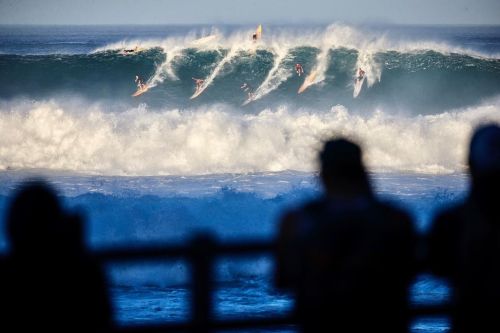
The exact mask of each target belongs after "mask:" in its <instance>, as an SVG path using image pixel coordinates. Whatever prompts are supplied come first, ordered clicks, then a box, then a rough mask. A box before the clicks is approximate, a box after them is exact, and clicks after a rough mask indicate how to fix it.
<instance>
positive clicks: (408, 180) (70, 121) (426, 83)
mask: <svg viewBox="0 0 500 333" xmlns="http://www.w3.org/2000/svg"><path fill="white" fill-rule="evenodd" d="M253 29H254V27H250V26H216V27H211V26H74V27H61V26H54V27H34V26H0V72H1V73H2V78H3V79H4V82H8V84H5V85H4V89H2V90H1V91H0V216H3V215H4V214H5V209H6V206H7V205H8V202H9V196H10V194H11V193H12V191H13V190H14V189H15V188H16V187H17V186H18V185H19V183H20V182H22V181H23V180H24V179H27V178H31V177H34V176H37V175H41V176H43V177H44V178H47V179H48V180H49V181H50V182H51V183H53V184H54V185H55V186H56V187H57V189H58V190H59V191H60V193H61V196H62V199H63V200H64V202H65V204H66V205H67V206H68V207H69V208H71V209H81V210H83V211H84V212H85V214H86V217H87V222H88V223H87V227H86V240H87V243H88V245H89V246H90V247H91V248H94V249H98V248H102V247H110V246H111V247H112V246H128V245H137V244H151V243H179V242H180V243H183V242H186V241H188V240H189V239H190V236H191V235H192V234H193V233H194V232H196V231H200V230H203V231H209V232H211V233H212V234H214V235H215V236H216V237H217V238H218V239H221V240H237V239H249V238H250V239H254V238H259V239H260V238H264V239H272V238H273V237H274V236H275V235H276V232H277V228H278V221H279V218H280V216H281V214H282V213H283V211H284V210H286V209H287V208H290V207H292V206H294V205H297V204H299V203H302V202H304V201H306V200H309V199H311V198H313V197H316V196H318V195H320V193H321V186H320V184H319V181H318V179H317V174H316V171H315V170H316V168H317V164H316V159H315V158H316V154H317V151H318V149H319V148H320V147H321V143H322V142H323V141H324V140H325V139H327V138H329V137H330V136H332V135H343V136H348V137H350V138H353V139H355V140H357V141H359V142H360V143H361V144H362V145H363V148H364V153H365V155H364V157H365V162H366V163H367V165H368V166H369V169H370V175H371V178H372V181H373V184H374V186H375V190H376V193H377V194H378V195H379V196H380V197H382V198H383V199H384V200H390V201H392V202H394V203H395V204H397V205H399V206H401V207H403V208H404V209H406V210H408V211H409V212H410V213H411V215H412V217H413V218H414V221H415V224H416V226H417V229H418V230H419V231H420V232H425V231H426V230H427V229H428V227H429V225H430V221H431V220H432V217H433V216H434V214H435V212H436V211H437V210H439V209H442V208H443V207H445V206H446V205H449V204H450V203H452V202H454V201H456V200H459V199H460V198H463V196H464V195H466V193H467V185H468V177H467V168H466V154H467V142H468V140H469V136H470V133H471V132H472V130H473V129H474V128H475V126H477V125H478V124H480V123H482V122H485V121H493V122H497V123H500V79H499V78H500V75H499V74H500V56H499V55H500V28H499V27H470V26H465V27H464V26H461V27H432V26H348V25H342V24H333V25H330V26H265V27H264V34H263V36H264V37H263V39H262V40H261V41H259V42H258V43H256V44H254V43H253V42H252V41H251V40H250V39H249V36H250V35H251V32H252V31H253ZM209 35H214V36H215V37H211V38H212V39H210V40H208V41H207V40H205V41H204V42H203V41H202V42H200V41H199V38H201V37H203V36H209ZM135 46H139V47H140V48H141V51H140V52H138V53H137V54H128V55H124V54H122V53H121V51H122V50H123V49H124V48H133V47H135ZM296 62H300V63H302V64H303V66H304V69H305V71H306V75H307V74H308V73H309V72H311V71H313V70H315V71H316V72H317V73H318V75H317V77H318V82H316V83H315V84H313V85H312V86H310V87H309V88H308V89H307V90H306V91H305V92H304V93H302V94H300V95H299V94H297V89H298V88H299V87H300V85H301V84H302V83H303V80H304V77H298V76H297V75H296V74H295V72H294V71H293V65H294V63H296ZM358 67H363V68H364V69H365V71H366V72H367V80H366V81H367V83H366V84H365V86H364V87H363V88H362V91H361V93H360V95H359V96H358V97H356V98H353V95H352V91H353V88H354V87H353V78H354V75H355V72H356V69H357V68H358ZM136 74H140V75H141V76H143V78H144V79H145V80H146V81H147V82H148V84H149V85H150V87H151V88H150V90H149V91H148V92H147V93H145V94H143V95H142V96H141V97H138V98H133V97H131V96H130V95H131V94H132V93H133V92H134V91H135V89H136V86H135V83H134V77H135V75H136ZM191 77H203V78H205V79H206V80H207V81H210V84H209V85H208V87H207V88H206V90H205V91H204V92H203V94H202V95H201V96H199V97H198V98H196V99H194V100H191V99H189V97H190V96H191V95H192V94H193V93H194V83H193V81H192V79H191ZM242 82H247V83H249V84H250V85H251V86H252V87H253V89H254V93H255V96H256V99H255V100H254V101H252V102H250V103H249V104H248V105H245V106H242V103H243V102H245V100H246V97H247V96H246V92H243V91H242V90H241V89H240V86H241V84H242ZM1 223H2V224H1V225H0V226H2V228H0V249H1V250H2V251H7V249H8V242H7V240H6V238H5V233H4V231H3V220H2V222H1ZM272 267H273V262H272V260H271V259H270V258H268V257H257V258H253V259H247V260H244V261H237V260H225V261H221V262H219V263H218V265H217V280H218V282H219V283H218V289H217V291H216V299H217V302H216V315H217V316H219V317H224V318H226V317H231V316H255V317H259V316H265V315H268V314H269V313H277V314H283V313H286V312H287V311H290V309H291V307H292V306H293V304H292V300H291V298H290V296H289V295H286V294H281V293H278V292H277V291H276V290H275V289H274V288H273V286H272ZM108 274H109V277H110V279H111V281H113V284H112V295H113V301H114V305H115V308H116V318H115V319H116V321H117V322H118V323H120V324H134V323H135V324H137V323H144V322H159V321H172V320H184V319H186V318H187V315H188V309H189V306H188V303H187V302H188V297H189V295H188V291H187V289H186V285H187V284H188V283H189V281H188V279H189V269H188V267H187V265H186V263H185V262H182V261H175V262H168V263H151V264H141V265H111V266H110V267H108ZM448 295H449V290H448V288H447V286H446V284H445V283H443V281H439V280H437V279H435V278H433V277H431V276H427V275H423V276H419V277H418V278H417V279H416V281H415V284H414V286H413V287H412V302H413V303H415V304H429V303H439V302H443V301H446V300H447V297H448ZM448 326H449V323H448V320H447V318H438V319H422V320H419V321H418V322H416V323H414V325H413V331H415V332H443V331H446V330H447V329H448Z"/></svg>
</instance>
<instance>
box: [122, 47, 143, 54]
mask: <svg viewBox="0 0 500 333" xmlns="http://www.w3.org/2000/svg"><path fill="white" fill-rule="evenodd" d="M138 49H139V48H138V47H137V46H136V47H134V48H133V49H124V50H123V53H135V52H137V50H138Z"/></svg>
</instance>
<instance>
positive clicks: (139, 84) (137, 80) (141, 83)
mask: <svg viewBox="0 0 500 333" xmlns="http://www.w3.org/2000/svg"><path fill="white" fill-rule="evenodd" d="M135 83H136V84H137V88H138V89H144V87H145V86H146V85H145V84H144V80H143V79H142V77H140V76H139V75H136V76H135Z"/></svg>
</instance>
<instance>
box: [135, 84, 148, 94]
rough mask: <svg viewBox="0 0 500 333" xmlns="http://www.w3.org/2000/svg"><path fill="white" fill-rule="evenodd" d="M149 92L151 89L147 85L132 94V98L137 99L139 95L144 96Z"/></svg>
mask: <svg viewBox="0 0 500 333" xmlns="http://www.w3.org/2000/svg"><path fill="white" fill-rule="evenodd" d="M148 90H149V87H148V86H147V85H144V87H143V88H139V89H137V91H136V92H135V93H133V94H132V97H137V96H139V95H142V94H144V93H145V92H146V91H148Z"/></svg>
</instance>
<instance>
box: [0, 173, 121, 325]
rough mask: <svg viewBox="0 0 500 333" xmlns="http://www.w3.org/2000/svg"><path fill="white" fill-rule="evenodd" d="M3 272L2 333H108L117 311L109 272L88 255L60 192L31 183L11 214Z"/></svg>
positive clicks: (76, 219) (17, 196)
mask: <svg viewBox="0 0 500 333" xmlns="http://www.w3.org/2000/svg"><path fill="white" fill-rule="evenodd" d="M7 234H8V237H9V241H10V255H9V256H8V257H7V259H6V260H5V261H4V262H2V265H1V267H0V315H1V320H0V331H1V332H103V331H107V330H108V329H109V328H110V321H111V307H110V303H109V299H108V295H107V290H106V284H105V280H104V275H103V272H102V271H101V269H100V267H99V266H98V265H97V263H95V262H94V261H93V260H91V259H90V258H89V257H88V256H87V255H86V252H85V250H84V246H83V236H82V221H81V219H80V218H79V217H78V216H76V215H69V214H67V213H66V212H64V211H63V209H62V207H61V206H60V203H59V201H58V199H57V197H56V195H55V193H54V191H53V190H52V189H51V188H50V187H48V186H47V185H46V184H44V183H42V182H32V183H26V184H25V185H24V186H23V187H22V188H21V189H20V190H19V191H18V192H17V193H16V194H15V195H14V199H13V201H12V204H11V206H10V207H9V210H8V214H7Z"/></svg>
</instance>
